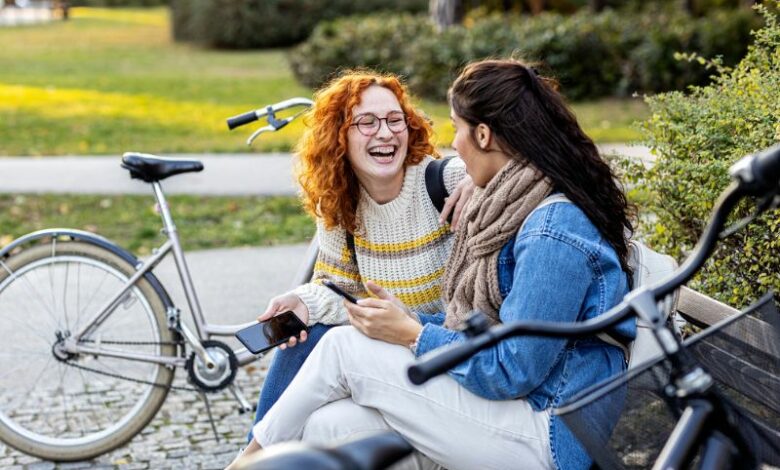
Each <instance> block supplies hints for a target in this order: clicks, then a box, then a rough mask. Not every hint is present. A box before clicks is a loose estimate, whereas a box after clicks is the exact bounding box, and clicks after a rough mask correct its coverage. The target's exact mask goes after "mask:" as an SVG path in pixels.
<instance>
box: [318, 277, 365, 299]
mask: <svg viewBox="0 0 780 470" xmlns="http://www.w3.org/2000/svg"><path fill="white" fill-rule="evenodd" d="M322 284H323V285H324V286H325V287H327V288H328V289H330V290H332V291H333V292H335V293H337V294H338V295H340V296H342V297H344V298H345V299H347V301H349V302H352V303H353V304H356V303H357V299H356V298H354V297H352V296H351V295H349V294H347V293H346V292H344V291H343V290H341V288H339V286H337V285H336V284H334V283H332V282H330V281H322Z"/></svg>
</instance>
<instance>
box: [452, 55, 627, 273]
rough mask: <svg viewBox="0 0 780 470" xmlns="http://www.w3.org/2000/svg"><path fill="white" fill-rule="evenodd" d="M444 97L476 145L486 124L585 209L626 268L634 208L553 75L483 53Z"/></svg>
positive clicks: (515, 154) (512, 152)
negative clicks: (479, 127)
mask: <svg viewBox="0 0 780 470" xmlns="http://www.w3.org/2000/svg"><path fill="white" fill-rule="evenodd" d="M449 100H450V105H451V106H452V110H453V111H454V112H455V114H456V115H458V116H459V117H460V118H461V119H463V120H464V121H466V122H467V123H468V124H469V125H470V126H471V130H472V135H471V137H472V140H474V141H475V146H476V140H475V139H474V128H475V127H476V126H477V125H478V124H481V123H483V124H486V125H487V126H488V127H489V128H490V130H491V131H492V133H493V134H494V135H495V138H496V142H497V143H498V145H499V147H500V148H501V150H502V151H503V152H504V153H506V154H508V155H510V156H511V157H512V158H517V159H520V160H523V161H528V162H531V163H532V164H533V165H535V166H536V168H538V169H539V170H540V171H541V172H542V173H544V174H545V175H546V176H547V177H548V178H549V179H550V180H551V181H552V184H553V187H554V188H555V189H556V190H557V191H560V192H562V193H564V194H565V195H566V197H568V198H569V199H570V200H571V201H572V202H574V203H575V204H576V205H577V206H579V207H580V208H581V209H582V210H583V211H584V212H585V214H586V215H587V216H588V218H589V219H590V220H591V222H592V223H593V224H594V225H595V226H596V227H597V228H598V229H599V231H600V232H601V234H602V236H603V237H604V238H606V239H607V241H608V242H609V243H610V245H612V247H613V248H614V249H615V251H616V252H617V255H618V257H619V258H620V264H621V266H622V268H623V270H624V271H626V272H628V273H630V272H631V270H630V268H629V266H628V237H630V235H631V234H632V233H633V227H632V224H631V220H630V218H631V217H630V214H632V213H633V207H629V204H628V202H627V200H626V196H625V194H624V193H623V190H622V188H621V187H619V186H618V183H617V182H616V179H615V175H614V174H613V173H612V170H611V169H610V167H609V165H608V164H607V163H606V162H605V161H604V160H603V159H602V158H601V156H600V155H599V152H598V150H597V149H596V145H595V144H594V143H593V141H592V140H591V139H590V138H589V137H588V136H587V135H585V133H584V132H583V131H582V129H581V128H580V126H579V124H578V123H577V119H576V118H575V117H574V114H573V113H572V112H571V111H570V110H569V108H568V106H567V105H566V103H565V101H564V99H563V97H562V96H561V94H560V93H558V91H557V90H556V87H555V85H554V83H553V82H552V80H549V79H546V78H542V77H539V76H538V75H537V74H536V72H535V71H534V70H533V69H532V68H530V67H528V66H526V65H525V64H523V63H522V62H520V61H517V60H513V59H505V60H484V61H481V62H475V63H472V64H470V65H468V66H467V67H466V68H465V69H464V70H463V72H461V74H460V76H459V77H458V78H457V79H456V80H455V82H454V83H453V85H452V87H451V88H450V90H449ZM477 147H478V146H477Z"/></svg>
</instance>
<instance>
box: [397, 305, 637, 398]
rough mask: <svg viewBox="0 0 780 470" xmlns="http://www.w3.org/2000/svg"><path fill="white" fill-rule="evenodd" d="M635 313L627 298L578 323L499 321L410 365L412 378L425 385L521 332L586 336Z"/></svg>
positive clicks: (538, 334) (543, 334)
mask: <svg viewBox="0 0 780 470" xmlns="http://www.w3.org/2000/svg"><path fill="white" fill-rule="evenodd" d="M630 313H631V307H630V304H629V303H628V302H626V301H623V302H621V303H619V304H618V305H616V306H615V307H614V308H613V309H612V310H610V312H609V314H608V315H607V314H604V315H601V316H599V317H597V318H592V319H590V320H586V321H584V322H581V323H578V324H576V326H575V325H573V324H571V323H563V322H542V321H530V320H526V321H517V322H512V323H506V324H503V325H497V326H494V327H493V328H490V329H489V330H487V331H485V332H484V333H482V334H480V335H477V336H475V337H473V338H471V339H469V340H468V341H465V342H463V343H458V344H456V345H453V346H449V347H446V348H443V349H442V350H440V351H436V352H434V353H433V355H432V356H431V357H430V358H426V359H424V360H422V361H420V362H417V363H416V364H414V365H413V366H411V367H409V370H408V371H407V374H408V376H409V380H411V382H412V383H413V384H415V385H421V384H423V383H425V382H427V381H428V380H430V379H431V378H433V377H436V376H437V375H439V374H443V373H444V372H447V371H448V370H450V369H452V368H453V367H455V366H457V365H458V364H460V363H461V362H463V361H465V360H466V359H468V358H469V357H471V356H473V355H474V354H476V353H477V352H479V351H480V350H482V349H485V348H489V347H490V346H493V345H494V344H496V343H498V342H500V341H502V340H504V339H506V338H509V337H512V336H517V335H519V334H533V335H534V336H546V337H551V338H584V337H587V336H592V335H593V334H595V333H599V332H601V331H604V330H607V329H609V328H610V327H613V326H615V325H617V324H618V323H620V322H621V321H623V320H624V319H625V318H626V317H627V316H628V315H629V314H630Z"/></svg>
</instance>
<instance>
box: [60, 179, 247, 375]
mask: <svg viewBox="0 0 780 470" xmlns="http://www.w3.org/2000/svg"><path fill="white" fill-rule="evenodd" d="M151 185H152V189H153V191H154V196H155V199H156V200H157V204H158V207H159V210H160V216H161V218H162V223H163V233H164V234H165V235H166V236H167V237H168V240H167V241H166V242H165V243H164V244H163V245H162V246H160V247H159V248H157V249H155V250H154V251H153V253H154V254H153V256H152V257H151V258H149V259H147V260H146V261H143V262H140V263H139V264H138V265H137V266H136V272H135V274H133V276H131V277H130V279H128V280H127V282H126V283H125V284H124V285H123V286H122V288H121V289H120V290H119V291H118V292H117V293H116V294H114V295H113V296H112V297H111V298H109V299H108V300H107V301H106V302H105V304H104V305H103V306H101V307H100V309H98V311H97V312H96V313H95V314H94V315H93V317H92V318H90V320H89V321H87V322H86V323H85V324H84V325H83V326H82V327H81V328H80V329H79V330H77V331H75V332H71V335H70V337H68V338H67V339H66V340H65V341H64V342H63V344H62V349H63V351H65V352H67V353H71V354H89V355H95V356H100V355H104V356H110V357H115V358H121V359H127V360H132V361H140V362H152V363H157V364H163V365H166V366H169V367H182V366H184V365H185V362H186V360H187V359H186V357H178V356H177V357H174V356H159V355H152V354H142V353H134V352H130V351H119V350H112V349H110V348H105V347H100V346H98V347H94V346H87V345H85V344H83V343H80V342H79V340H80V339H81V338H83V337H85V336H87V335H89V334H90V333H91V332H92V331H94V330H95V329H96V328H98V327H99V326H100V325H101V324H102V323H103V322H104V321H105V320H106V319H107V318H108V317H109V316H111V315H112V314H113V313H114V309H115V308H116V307H117V306H118V305H119V304H120V303H121V301H122V300H123V299H124V297H125V295H126V294H127V292H128V291H129V290H130V289H131V288H132V287H133V286H134V285H135V284H136V283H137V282H138V281H139V280H140V279H142V278H143V277H144V276H145V275H147V273H150V272H151V271H152V270H153V269H154V268H155V267H156V266H157V265H158V264H159V263H160V261H162V260H163V258H165V257H166V256H167V255H168V254H170V253H173V257H174V260H175V262H176V269H177V271H178V274H179V280H180V281H181V283H182V287H183V289H184V296H185V298H186V299H187V304H188V306H189V309H190V312H191V314H192V319H193V322H194V329H195V331H192V330H190V328H189V327H187V325H185V324H184V323H181V322H179V321H178V320H179V318H178V317H179V309H177V308H176V307H175V306H169V307H168V318H169V324H170V325H175V326H176V327H177V328H178V329H179V330H180V332H181V333H182V335H183V336H184V339H185V341H186V342H187V343H188V344H189V345H190V346H191V347H192V349H193V351H194V352H195V354H196V355H197V356H198V357H199V358H200V359H201V360H202V361H203V362H204V364H205V365H206V366H207V367H209V368H211V367H213V366H214V361H213V358H212V357H211V356H210V355H209V354H208V352H207V351H206V350H205V349H204V348H203V346H202V341H205V340H208V339H210V338H211V337H212V336H232V335H234V334H235V333H236V332H237V331H238V330H240V329H242V328H245V327H247V326H249V325H251V324H253V322H247V323H242V324H233V325H219V324H212V323H209V322H207V321H206V319H205V317H204V315H203V311H202V309H201V306H200V302H199V300H198V295H197V293H196V291H195V286H194V284H193V282H192V277H191V275H190V271H189V268H188V266H187V261H186V259H185V257H184V250H183V249H182V246H181V242H180V240H179V234H178V231H177V229H176V224H175V223H174V221H173V216H172V214H171V211H170V208H169V206H168V202H167V200H166V198H165V194H164V193H163V190H162V185H161V184H160V183H159V182H154V183H151ZM54 243H56V241H55V242H54ZM233 352H234V354H235V355H236V359H237V361H238V364H239V365H241V366H243V365H246V364H248V363H250V362H252V361H254V360H256V359H258V358H260V357H262V355H258V356H255V355H254V354H252V353H250V352H249V351H248V350H247V349H246V348H243V347H242V348H239V349H236V350H234V351H233Z"/></svg>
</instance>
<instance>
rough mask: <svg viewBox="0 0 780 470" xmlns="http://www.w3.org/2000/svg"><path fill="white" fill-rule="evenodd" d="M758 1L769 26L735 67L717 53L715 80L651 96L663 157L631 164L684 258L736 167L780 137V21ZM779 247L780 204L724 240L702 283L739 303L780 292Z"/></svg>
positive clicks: (666, 245)
mask: <svg viewBox="0 0 780 470" xmlns="http://www.w3.org/2000/svg"><path fill="white" fill-rule="evenodd" d="M772 4H773V6H775V7H777V6H780V2H778V1H777V0H774V1H773V2H772ZM758 9H759V10H760V11H761V12H762V14H763V16H764V17H765V19H766V26H765V27H763V28H762V29H760V30H759V31H757V32H756V34H755V44H754V45H753V46H751V47H750V49H749V51H748V53H747V55H746V56H745V58H744V59H743V60H742V61H741V62H739V64H738V65H736V67H735V68H734V69H733V70H732V69H728V68H724V67H723V66H722V65H719V63H718V61H714V62H711V65H714V66H715V67H716V69H717V71H718V74H717V75H716V76H715V77H714V79H713V80H714V81H713V82H712V84H710V85H707V86H701V87H693V88H692V89H691V90H690V94H688V95H685V94H683V93H681V92H671V93H665V94H662V95H658V96H656V97H654V98H651V99H648V102H649V104H650V107H651V110H652V116H651V117H650V118H649V119H648V120H647V121H646V122H644V123H643V125H642V127H643V130H644V133H645V136H646V138H647V144H648V145H649V146H650V147H651V148H652V149H653V151H654V153H655V154H656V156H657V161H656V163H655V165H654V166H653V167H652V168H650V169H644V168H642V167H638V166H634V167H632V168H631V170H630V171H629V176H630V177H631V180H632V182H633V184H635V185H636V186H635V191H637V192H641V193H642V194H644V195H646V197H647V200H645V201H643V209H644V210H646V211H648V212H649V213H652V214H653V217H652V219H650V218H648V219H645V221H644V223H643V224H642V226H641V228H642V230H643V232H644V233H645V234H646V236H647V238H648V241H649V242H650V243H652V244H653V245H654V246H655V247H656V248H657V249H660V250H662V251H666V252H668V253H670V254H674V255H676V256H677V257H678V258H679V257H682V255H683V254H684V253H685V252H686V251H687V250H689V249H690V248H691V247H692V246H693V245H694V243H695V242H696V241H697V239H698V237H699V235H700V234H701V232H702V230H703V229H704V223H705V222H706V220H707V219H708V217H709V213H710V211H711V210H712V207H713V205H714V201H715V199H716V197H717V196H718V194H719V193H720V192H721V191H722V190H723V189H724V188H725V187H726V185H727V184H728V175H727V170H728V168H729V166H730V165H731V164H733V163H734V162H735V161H736V160H738V159H739V158H741V157H742V156H744V155H746V154H748V153H752V152H755V151H757V150H760V149H762V148H765V147H767V146H769V145H770V144H772V143H774V142H777V141H778V140H780V105H778V103H780V56H779V55H778V54H777V50H778V46H780V26H778V22H777V21H778V19H777V17H776V16H775V14H773V13H770V12H769V10H768V9H767V8H765V7H758ZM750 209H751V207H748V206H747V205H746V206H744V207H742V208H741V209H740V212H739V213H738V214H736V217H742V216H745V215H747V214H748V213H749V211H750ZM735 220H736V218H735ZM778 252H780V211H774V212H771V213H769V214H765V215H764V216H762V217H761V218H760V219H759V220H758V221H756V222H754V223H752V224H751V225H749V226H748V227H747V228H746V229H744V230H742V231H740V232H738V233H737V234H736V235H734V236H731V237H729V238H727V239H726V240H724V241H723V242H722V244H721V245H720V248H719V249H718V250H717V251H716V252H715V254H714V256H713V258H712V259H711V260H710V262H709V263H708V265H707V266H706V268H705V270H704V271H703V273H702V274H701V275H699V276H698V277H697V278H696V279H695V280H694V284H695V287H696V288H698V289H701V290H702V291H704V292H706V293H707V294H709V295H711V296H714V297H716V298H718V299H720V300H721V301H723V302H726V303H729V304H731V305H734V306H737V307H741V306H744V305H746V304H748V303H749V302H750V301H752V300H755V299H756V298H757V297H758V296H759V295H760V294H763V293H764V292H766V291H767V290H768V289H770V288H772V289H774V290H775V292H780V276H778V273H780V257H778V256H777V253H778Z"/></svg>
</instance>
